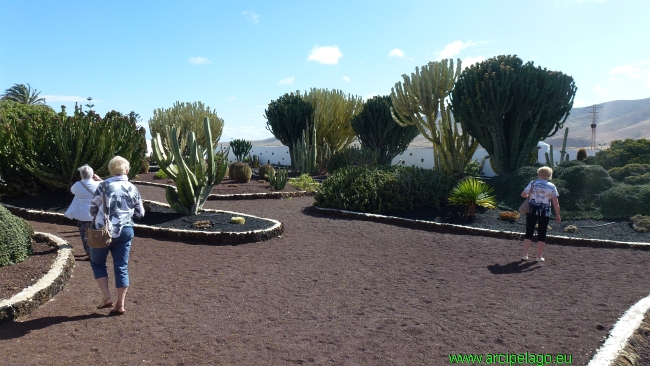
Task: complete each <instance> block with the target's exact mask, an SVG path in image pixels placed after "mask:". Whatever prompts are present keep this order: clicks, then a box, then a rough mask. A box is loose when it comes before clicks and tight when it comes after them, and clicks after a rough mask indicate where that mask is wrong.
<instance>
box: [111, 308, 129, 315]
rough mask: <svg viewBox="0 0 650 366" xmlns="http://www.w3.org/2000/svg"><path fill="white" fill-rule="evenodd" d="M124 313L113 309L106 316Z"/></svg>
mask: <svg viewBox="0 0 650 366" xmlns="http://www.w3.org/2000/svg"><path fill="white" fill-rule="evenodd" d="M124 313H126V311H125V310H121V311H120V310H117V309H113V310H111V312H110V313H108V316H118V315H124Z"/></svg>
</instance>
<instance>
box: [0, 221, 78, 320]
mask: <svg viewBox="0 0 650 366" xmlns="http://www.w3.org/2000/svg"><path fill="white" fill-rule="evenodd" d="M34 237H35V238H39V237H40V238H46V239H48V240H50V241H52V242H53V243H55V244H56V245H57V246H58V254H57V257H56V259H55V260H54V263H53V264H52V267H51V268H50V270H49V271H48V272H47V273H46V274H45V275H44V276H43V277H41V279H39V280H38V281H37V282H36V283H35V284H33V285H31V286H29V287H27V288H25V289H23V290H22V291H21V292H19V293H17V294H16V295H14V296H12V297H11V298H9V299H5V300H1V301H0V324H2V323H3V322H5V321H12V320H14V319H15V318H17V317H21V316H25V315H28V314H29V313H31V312H32V311H33V310H35V309H36V308H38V307H39V306H40V305H42V304H44V303H45V302H47V301H48V300H50V299H51V298H52V297H53V296H54V295H56V294H57V293H59V292H60V291H61V289H62V288H63V286H64V285H65V282H67V280H68V279H69V278H70V276H71V275H72V267H73V265H74V256H73V253H72V246H71V245H70V244H69V243H68V242H67V241H65V240H63V239H61V238H59V237H58V236H55V235H52V234H48V233H41V232H36V233H34Z"/></svg>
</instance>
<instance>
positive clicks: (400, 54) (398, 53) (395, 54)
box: [388, 48, 404, 57]
mask: <svg viewBox="0 0 650 366" xmlns="http://www.w3.org/2000/svg"><path fill="white" fill-rule="evenodd" d="M388 57H404V51H402V50H400V49H399V48H395V49H393V50H392V51H390V52H388Z"/></svg>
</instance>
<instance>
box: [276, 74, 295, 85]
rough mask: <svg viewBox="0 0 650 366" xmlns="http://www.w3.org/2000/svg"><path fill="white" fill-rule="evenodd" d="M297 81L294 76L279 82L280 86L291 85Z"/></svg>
mask: <svg viewBox="0 0 650 366" xmlns="http://www.w3.org/2000/svg"><path fill="white" fill-rule="evenodd" d="M295 80H296V77H295V76H292V77H290V78H285V79H282V80H280V81H278V84H279V85H291V84H293V82H294V81H295Z"/></svg>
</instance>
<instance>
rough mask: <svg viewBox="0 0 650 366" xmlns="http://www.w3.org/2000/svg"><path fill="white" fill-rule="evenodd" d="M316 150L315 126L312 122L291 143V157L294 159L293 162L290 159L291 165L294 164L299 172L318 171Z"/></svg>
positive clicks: (309, 172) (311, 172)
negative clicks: (300, 135) (294, 141)
mask: <svg viewBox="0 0 650 366" xmlns="http://www.w3.org/2000/svg"><path fill="white" fill-rule="evenodd" d="M307 131H309V132H307ZM307 133H309V134H307ZM316 151H317V147H316V127H315V126H314V125H313V124H308V125H307V129H305V130H303V131H302V137H301V138H299V139H298V140H297V141H296V143H295V144H294V145H293V159H295V160H296V161H295V164H293V161H291V165H292V166H293V165H295V167H296V169H297V170H299V171H300V173H301V174H303V173H304V174H316V173H318V163H317V162H316Z"/></svg>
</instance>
